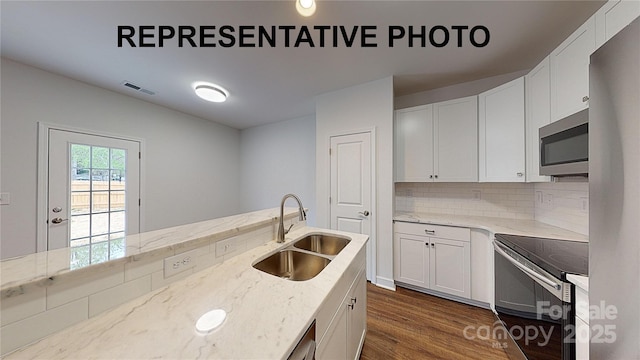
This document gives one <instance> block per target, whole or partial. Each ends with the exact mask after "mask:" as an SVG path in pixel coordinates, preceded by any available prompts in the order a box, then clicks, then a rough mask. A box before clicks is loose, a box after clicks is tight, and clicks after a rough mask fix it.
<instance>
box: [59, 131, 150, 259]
mask: <svg viewBox="0 0 640 360" xmlns="http://www.w3.org/2000/svg"><path fill="white" fill-rule="evenodd" d="M48 131H49V134H48V135H49V142H48V143H49V148H48V154H49V157H48V179H47V194H48V199H47V207H48V209H47V211H48V212H47V216H48V218H47V248H48V250H54V249H58V248H64V247H69V246H70V247H71V248H72V249H71V257H72V264H71V265H72V267H81V266H86V265H89V264H92V263H98V262H102V261H107V260H109V259H111V258H117V257H119V256H120V255H124V246H125V243H124V239H125V235H126V234H136V233H138V232H139V230H140V209H139V201H140V179H139V178H140V165H139V164H140V159H139V153H140V143H139V142H136V141H130V140H123V139H116V138H112V137H104V136H97V135H89V134H84V133H79V132H73V131H63V130H57V129H49V130H48ZM121 253H122V254H121Z"/></svg>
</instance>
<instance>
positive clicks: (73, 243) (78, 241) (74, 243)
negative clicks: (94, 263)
mask: <svg viewBox="0 0 640 360" xmlns="http://www.w3.org/2000/svg"><path fill="white" fill-rule="evenodd" d="M90 243H91V241H90V238H88V237H86V238H82V239H74V240H71V242H70V246H71V247H77V246H83V245H89V244H90Z"/></svg>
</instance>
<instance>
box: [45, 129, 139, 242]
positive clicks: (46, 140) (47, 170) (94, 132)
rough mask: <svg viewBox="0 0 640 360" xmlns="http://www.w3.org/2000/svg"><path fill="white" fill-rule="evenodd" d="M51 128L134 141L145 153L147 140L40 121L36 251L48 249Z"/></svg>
mask: <svg viewBox="0 0 640 360" xmlns="http://www.w3.org/2000/svg"><path fill="white" fill-rule="evenodd" d="M49 130H61V131H68V132H74V133H80V134H86V135H94V136H100V137H107V138H114V139H119V140H126V141H134V142H137V143H138V144H140V152H142V153H143V154H144V150H145V148H146V147H145V141H144V139H142V138H136V137H132V136H126V135H120V134H114V133H108V132H104V131H95V130H88V129H82V128H77V127H71V126H66V125H58V124H52V123H47V122H43V121H39V122H38V160H37V161H38V167H37V175H36V178H37V184H36V188H37V189H36V191H37V193H36V252H42V251H47V217H48V211H47V209H48V208H49V207H48V205H47V198H48V195H49V194H48V189H47V182H48V179H49V166H48V165H49ZM139 166H140V169H139V170H140V179H139V181H140V184H139V188H140V198H141V199H144V198H145V197H144V195H145V192H144V186H142V185H143V184H144V180H145V179H146V176H145V172H144V169H145V166H144V157H143V158H142V159H140V162H139ZM143 206H144V202H142V204H141V205H140V206H139V207H138V211H139V214H138V218H139V219H140V220H139V221H140V225H139V233H141V232H143V231H144V230H145V217H144V213H145V212H144V211H142V210H143Z"/></svg>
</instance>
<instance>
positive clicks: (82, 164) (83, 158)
mask: <svg viewBox="0 0 640 360" xmlns="http://www.w3.org/2000/svg"><path fill="white" fill-rule="evenodd" d="M90 154H91V147H90V146H88V145H79V144H71V180H72V181H74V180H78V181H89V168H90V166H91V161H90V160H91V157H90Z"/></svg>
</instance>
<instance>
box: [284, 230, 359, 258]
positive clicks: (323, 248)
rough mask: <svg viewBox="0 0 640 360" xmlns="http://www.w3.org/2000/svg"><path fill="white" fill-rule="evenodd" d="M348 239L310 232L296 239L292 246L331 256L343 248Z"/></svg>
mask: <svg viewBox="0 0 640 360" xmlns="http://www.w3.org/2000/svg"><path fill="white" fill-rule="evenodd" d="M349 241H350V240H349V239H347V238H344V237H339V236H333V235H321V234H312V235H307V236H305V237H303V238H302V239H300V240H298V241H296V242H295V244H293V246H294V247H296V248H298V249H303V250H307V251H313V252H315V253H320V254H324V255H332V256H333V255H337V254H338V253H339V252H340V251H341V250H342V249H344V247H345V246H347V244H349Z"/></svg>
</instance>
